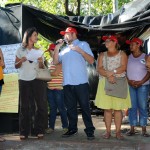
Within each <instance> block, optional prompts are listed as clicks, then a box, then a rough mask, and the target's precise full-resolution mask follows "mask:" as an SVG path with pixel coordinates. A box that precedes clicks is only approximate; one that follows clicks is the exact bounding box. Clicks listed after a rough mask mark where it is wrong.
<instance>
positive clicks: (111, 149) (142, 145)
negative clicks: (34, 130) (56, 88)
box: [0, 116, 150, 150]
mask: <svg viewBox="0 0 150 150" xmlns="http://www.w3.org/2000/svg"><path fill="white" fill-rule="evenodd" d="M92 118H93V122H94V125H95V127H96V131H95V137H96V138H95V140H93V141H89V140H87V138H86V135H85V133H84V131H83V129H84V124H83V121H82V118H81V116H79V123H78V128H79V132H78V134H77V135H75V136H73V137H70V138H62V137H61V134H62V129H61V127H60V118H59V117H58V118H57V121H56V129H55V132H53V133H52V134H46V135H45V137H44V139H42V140H38V139H36V138H33V137H30V138H29V139H27V140H25V141H20V139H19V136H18V134H17V133H16V134H7V135H4V136H3V137H5V139H6V141H5V142H1V143H0V150H92V149H93V150H150V137H148V138H146V137H142V136H141V131H140V128H139V127H137V134H136V135H135V136H132V137H127V136H125V134H124V137H125V139H124V140H117V139H116V138H115V133H114V125H112V137H111V138H110V139H108V140H107V139H103V138H102V134H103V133H104V132H105V126H104V122H103V118H102V117H101V116H92ZM127 129H129V125H122V132H123V133H124V132H125V131H126V130H127ZM147 129H148V132H149V133H150V126H148V127H147Z"/></svg>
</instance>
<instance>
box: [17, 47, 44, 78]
mask: <svg viewBox="0 0 150 150" xmlns="http://www.w3.org/2000/svg"><path fill="white" fill-rule="evenodd" d="M42 54H43V51H42V50H40V49H38V50H36V49H31V50H28V49H26V48H23V47H20V48H19V49H18V50H17V52H16V56H17V57H18V58H20V59H21V58H22V57H26V58H27V60H26V61H25V62H23V63H22V65H21V67H20V68H19V79H21V80H25V81H31V80H34V79H35V78H36V68H37V67H38V65H39V64H38V61H37V59H38V58H39V57H41V56H42Z"/></svg>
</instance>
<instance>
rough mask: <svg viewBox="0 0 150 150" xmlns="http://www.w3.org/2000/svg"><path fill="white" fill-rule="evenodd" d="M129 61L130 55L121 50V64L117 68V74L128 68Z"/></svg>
mask: <svg viewBox="0 0 150 150" xmlns="http://www.w3.org/2000/svg"><path fill="white" fill-rule="evenodd" d="M127 62H128V57H127V55H126V54H125V52H123V51H122V52H121V65H120V67H118V68H116V69H115V70H116V74H121V73H123V72H125V71H126V70H127Z"/></svg>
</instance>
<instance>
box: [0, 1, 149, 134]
mask: <svg viewBox="0 0 150 150" xmlns="http://www.w3.org/2000/svg"><path fill="white" fill-rule="evenodd" d="M0 22H1V24H0V45H10V44H16V43H21V41H22V36H23V33H24V32H25V30H26V29H27V28H28V27H32V26H34V27H36V28H37V30H38V31H39V33H40V34H41V35H42V36H43V37H44V38H45V39H47V40H49V41H52V42H55V41H56V40H57V39H59V38H62V37H61V35H60V34H59V32H60V31H62V30H65V29H66V27H68V26H72V27H75V28H76V29H77V31H78V37H79V39H81V40H85V41H87V42H88V43H89V44H90V46H91V48H92V50H93V53H94V54H95V59H96V56H97V52H98V49H99V47H100V46H101V43H102V41H101V37H102V36H103V35H106V34H107V35H108V34H124V35H126V37H127V38H129V39H130V38H132V37H139V36H140V37H142V38H143V39H144V40H147V39H148V38H149V37H150V0H135V1H133V2H130V3H128V4H126V5H125V6H123V7H122V8H121V9H120V10H118V11H117V12H116V13H114V14H108V15H99V16H60V15H54V14H51V13H48V12H45V11H43V10H40V9H38V8H35V7H33V6H29V5H24V4H20V3H19V4H11V5H7V6H6V7H5V8H2V7H0ZM87 66H88V73H89V83H90V88H91V89H90V90H91V93H90V97H91V99H94V98H95V94H96V89H97V84H98V75H97V73H96V71H95V66H94V65H92V66H91V65H89V64H88V65H87ZM17 117H18V116H15V117H14V115H12V114H7V116H6V115H4V114H0V119H1V122H3V124H2V123H1V124H0V129H3V131H1V132H14V131H15V130H16V128H18V118H17ZM5 122H7V123H5ZM6 124H7V125H6Z"/></svg>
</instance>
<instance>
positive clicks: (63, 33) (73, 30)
mask: <svg viewBox="0 0 150 150" xmlns="http://www.w3.org/2000/svg"><path fill="white" fill-rule="evenodd" d="M66 33H76V34H77V30H76V29H75V28H73V27H68V28H67V29H66V30H65V31H60V34H61V35H65V34H66Z"/></svg>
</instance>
